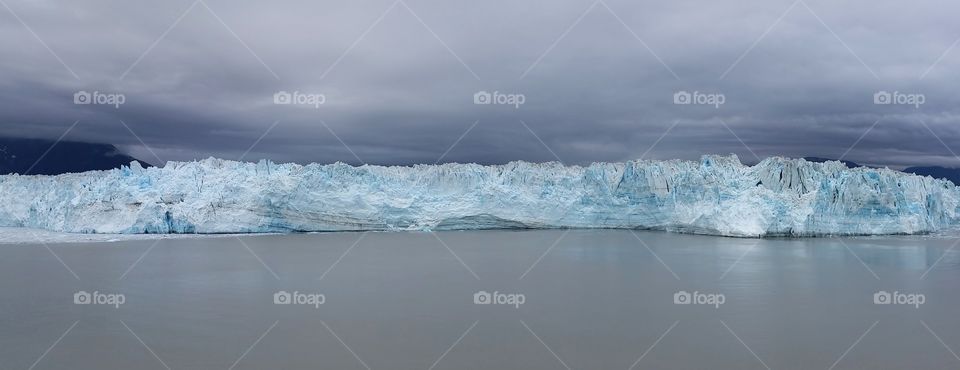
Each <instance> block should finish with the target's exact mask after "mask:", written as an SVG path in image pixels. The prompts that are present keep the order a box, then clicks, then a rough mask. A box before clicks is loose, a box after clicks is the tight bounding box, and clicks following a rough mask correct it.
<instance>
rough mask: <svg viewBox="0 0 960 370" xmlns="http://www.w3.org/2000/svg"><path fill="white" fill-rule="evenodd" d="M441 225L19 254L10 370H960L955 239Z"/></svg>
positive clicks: (10, 264)
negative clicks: (449, 228) (97, 300)
mask: <svg viewBox="0 0 960 370" xmlns="http://www.w3.org/2000/svg"><path fill="white" fill-rule="evenodd" d="M435 235H436V236H435ZM435 235H434V234H431V233H366V234H364V233H329V234H298V235H269V236H244V237H239V238H209V239H206V238H198V239H170V240H159V241H157V240H141V241H121V242H114V243H74V244H50V245H44V244H15V245H0V297H2V298H0V369H28V368H31V366H33V368H34V369H165V368H169V369H230V368H233V369H305V368H321V369H365V368H369V369H428V368H431V367H433V368H434V369H564V368H571V369H624V370H625V369H628V368H630V367H631V366H635V367H634V368H636V369H664V368H680V369H764V368H770V369H829V368H831V367H833V368H834V369H867V368H869V369H906V368H910V369H928V368H929V369H948V368H949V369H956V368H960V359H958V358H957V356H956V354H955V353H954V352H955V349H960V318H958V312H960V294H957V292H958V289H960V253H958V249H955V248H952V246H953V243H954V242H956V241H957V239H955V238H944V237H872V238H818V239H764V240H757V239H735V238H719V237H708V236H692V235H678V234H670V233H661V232H636V233H635V234H634V233H632V232H630V231H622V230H599V231H591V230H571V231H563V230H540V231H463V232H439V233H436V234H435ZM48 247H49V249H48ZM61 261H62V262H61ZM79 291H85V292H88V293H91V294H92V293H93V292H94V291H96V292H98V293H99V294H122V295H123V297H124V302H123V304H122V305H119V308H116V307H115V306H108V305H100V304H75V303H74V294H75V293H77V292H79ZM279 291H286V292H289V293H293V292H298V293H300V294H322V295H323V297H324V299H325V301H324V302H323V304H321V305H319V307H315V306H312V305H301V304H275V303H274V294H275V293H277V292H279ZM480 291H487V292H489V293H491V294H492V293H493V292H497V293H498V294H521V295H522V296H523V304H521V305H519V307H517V306H515V305H506V304H475V303H474V295H475V293H477V292H480ZM880 291H886V292H889V293H891V297H895V296H896V295H895V294H894V292H896V294H900V296H901V297H912V298H917V297H920V295H922V297H923V299H924V301H923V303H922V304H920V305H918V306H917V305H905V304H875V303H874V298H875V297H874V294H875V293H877V292H880ZM679 292H688V293H690V294H691V297H696V296H697V295H695V292H696V294H699V295H700V297H708V296H707V295H712V296H709V297H714V298H718V297H720V295H722V297H723V303H722V304H720V305H719V307H717V306H715V305H706V304H676V303H675V302H674V298H675V294H677V293H679ZM681 294H682V293H681ZM115 297H116V296H115ZM303 297H306V296H305V295H304V296H303ZM315 297H319V296H315ZM502 297H508V296H502ZM513 297H515V298H518V299H519V296H513ZM679 297H682V296H679ZM504 299H506V298H504ZM58 338H59V339H58Z"/></svg>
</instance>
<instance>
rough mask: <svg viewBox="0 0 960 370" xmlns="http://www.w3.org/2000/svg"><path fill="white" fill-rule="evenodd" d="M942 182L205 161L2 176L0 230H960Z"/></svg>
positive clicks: (810, 168) (838, 167) (770, 163)
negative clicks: (26, 228)
mask: <svg viewBox="0 0 960 370" xmlns="http://www.w3.org/2000/svg"><path fill="white" fill-rule="evenodd" d="M958 201H960V192H958V188H957V187H956V186H954V185H953V184H952V183H950V182H948V181H945V180H938V179H933V178H930V177H921V176H916V175H912V174H906V173H902V172H898V171H894V170H890V169H875V168H865V167H860V168H853V169H849V168H847V167H845V166H844V165H843V164H841V163H839V162H826V163H814V162H808V161H806V160H803V159H788V158H781V157H771V158H767V159H765V160H763V161H762V162H760V163H759V164H756V165H753V166H747V165H743V164H741V163H740V161H739V159H738V158H737V157H736V156H734V155H731V156H713V155H709V156H704V157H702V158H701V160H700V161H684V160H669V161H652V160H637V161H628V162H622V163H594V164H591V165H589V166H566V165H563V164H560V163H556V162H551V163H528V162H511V163H508V164H504V165H494V166H484V165H477V164H442V165H415V166H409V167H406V166H389V167H388V166H373V165H364V166H359V167H356V166H351V165H347V164H343V163H336V164H328V165H319V164H310V165H298V164H275V163H272V162H269V161H260V162H259V163H246V162H235V161H228V160H222V159H215V158H209V159H205V160H202V161H195V162H169V163H167V164H166V165H165V166H164V167H150V168H142V167H140V166H139V164H137V163H136V162H134V163H131V165H130V166H129V167H123V168H121V169H116V170H109V171H91V172H84V173H77V174H65V175H59V176H21V175H4V176H0V226H13V227H32V228H41V229H47V230H53V231H64V232H74V233H248V232H249V233H259V232H294V231H347V230H458V229H459V230H465V229H499V228H620V229H652V230H666V231H676V232H687V233H699V234H711V235H724V236H743V237H761V236H817V235H879V234H915V233H929V232H937V231H941V230H944V229H947V228H952V227H954V226H956V225H957V224H958V222H960V216H958V215H960V213H958V212H960V208H958V206H960V203H958Z"/></svg>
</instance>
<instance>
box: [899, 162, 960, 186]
mask: <svg viewBox="0 0 960 370" xmlns="http://www.w3.org/2000/svg"><path fill="white" fill-rule="evenodd" d="M903 172H907V173H912V174H917V175H920V176H930V177H933V178H935V179H947V180H950V182H953V183H954V184H955V185H960V168H946V167H940V166H929V167H907V168H904V169H903Z"/></svg>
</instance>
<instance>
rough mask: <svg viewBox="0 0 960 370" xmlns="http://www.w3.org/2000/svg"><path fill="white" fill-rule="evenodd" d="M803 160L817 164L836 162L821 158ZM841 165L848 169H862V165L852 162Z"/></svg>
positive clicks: (844, 162)
mask: <svg viewBox="0 0 960 370" xmlns="http://www.w3.org/2000/svg"><path fill="white" fill-rule="evenodd" d="M803 159H806V160H807V162H817V163H823V162H829V161H836V159H830V158H820V157H803ZM840 163H843V164H844V165H846V166H847V168H855V167H862V165H860V164H858V163H854V162H850V161H840Z"/></svg>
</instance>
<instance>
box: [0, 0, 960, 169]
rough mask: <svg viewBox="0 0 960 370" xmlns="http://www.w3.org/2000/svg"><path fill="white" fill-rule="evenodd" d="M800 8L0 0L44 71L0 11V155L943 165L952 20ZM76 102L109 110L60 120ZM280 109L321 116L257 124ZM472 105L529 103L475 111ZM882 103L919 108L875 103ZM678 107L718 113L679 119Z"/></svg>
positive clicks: (499, 1)
mask: <svg viewBox="0 0 960 370" xmlns="http://www.w3.org/2000/svg"><path fill="white" fill-rule="evenodd" d="M804 1H805V2H792V1H789V0H786V1H775V2H771V1H759V0H749V1H745V2H730V3H722V4H721V3H716V2H709V1H703V0H681V1H674V2H664V3H649V2H631V1H626V0H605V2H602V3H601V2H596V3H595V2H593V1H590V0H587V1H540V0H538V1H526V2H520V3H518V2H515V1H507V0H492V1H487V2H470V1H464V0H454V1H450V0H442V1H441V0H405V2H394V1H393V0H380V1H373V0H370V1H321V2H312V1H282V2H270V3H266V2H251V1H234V2H228V1H224V0H205V2H203V3H194V2H193V1H192V0H185V1H178V2H153V3H145V4H140V3H125V2H117V1H101V0H78V1H69V2H68V1H23V0H16V1H14V0H7V1H6V2H7V3H8V4H9V6H10V9H12V10H13V11H14V12H16V14H17V15H18V16H19V18H20V20H22V21H23V22H24V23H26V24H27V26H29V29H30V30H32V31H33V32H35V34H36V36H38V37H39V38H40V39H41V40H42V41H43V42H45V43H46V44H47V45H48V46H49V47H50V50H52V51H53V53H51V52H50V51H48V50H47V49H46V48H45V46H44V44H43V43H42V42H40V41H39V40H38V39H37V37H35V36H34V35H33V34H32V33H31V31H30V30H28V28H27V27H25V26H24V25H22V24H21V23H20V21H19V20H18V19H17V18H16V17H14V16H13V14H12V13H11V12H9V11H7V9H4V8H0V47H2V48H3V50H5V53H4V57H3V58H0V76H2V77H3V78H0V135H10V136H26V137H45V138H56V137H59V136H60V135H61V134H62V133H63V132H64V130H66V128H67V127H69V126H70V125H71V124H73V122H75V121H77V120H80V123H79V124H78V125H77V127H76V128H75V129H74V130H73V131H71V132H70V134H69V135H68V137H67V138H69V139H73V140H86V141H96V142H108V143H114V144H118V145H120V146H121V147H122V148H124V149H125V150H127V151H130V152H131V153H132V154H134V155H136V156H138V157H141V158H144V159H146V160H148V161H156V160H154V159H153V158H152V157H153V154H152V153H151V150H152V151H153V152H155V153H156V154H157V155H158V156H160V157H161V159H162V160H190V159H195V158H203V157H207V156H217V157H224V158H238V157H240V156H241V155H242V154H243V153H244V152H246V151H247V150H248V149H249V153H248V154H247V156H246V157H245V159H247V160H258V159H260V158H270V159H273V160H277V161H297V162H334V161H344V162H348V163H358V162H359V161H358V160H357V159H356V158H355V157H354V155H353V153H351V152H350V151H351V150H352V151H353V152H354V153H355V154H356V155H357V156H358V157H360V159H362V160H363V161H365V162H368V163H381V164H409V163H433V162H434V161H436V160H437V159H438V158H440V156H441V155H442V154H443V153H445V152H447V151H448V150H449V152H448V153H447V154H446V155H445V156H444V157H443V161H457V162H479V163H502V162H506V161H510V160H516V159H523V160H531V161H549V160H554V159H555V157H554V153H555V154H556V155H557V156H558V157H559V158H561V159H562V160H563V161H564V162H568V163H589V162H592V161H614V160H626V159H633V158H638V157H640V156H641V155H643V154H644V153H646V157H647V158H656V159H666V158H687V159H692V158H698V157H699V156H700V155H701V154H706V153H721V154H725V153H736V154H738V155H739V156H740V158H741V160H743V161H744V162H755V161H756V158H755V157H754V154H756V156H758V157H761V158H762V157H766V156H771V155H787V156H821V157H834V158H836V157H840V156H842V155H844V154H846V155H845V159H849V160H853V161H858V162H863V163H867V164H874V165H890V166H893V167H901V166H906V165H925V164H938V165H948V166H960V160H958V159H957V158H956V157H955V156H954V155H953V153H951V150H950V149H953V148H949V149H948V148H946V147H945V146H944V145H942V144H941V142H940V140H942V141H943V143H945V144H946V145H952V143H955V142H957V140H958V139H960V128H958V123H960V112H958V108H957V107H958V103H960V96H958V93H956V92H955V89H954V88H953V87H954V86H956V85H957V81H958V80H957V78H958V76H960V75H958V69H957V68H956V66H957V64H958V62H960V50H952V49H950V47H951V46H952V45H954V44H955V41H957V39H958V38H960V25H957V23H956V22H955V20H954V19H952V18H953V14H956V11H957V10H960V5H957V4H947V3H943V2H937V1H929V0H921V1H917V2H912V3H910V4H905V3H904V4H901V3H889V4H886V3H880V4H878V3H875V2H870V1H864V0H855V1H847V2H830V1H824V0H804ZM208 7H209V9H208ZM188 9H189V12H187V13H186V15H184V12H186V11H187V10H188ZM388 9H389V11H387V10H388ZM411 9H412V10H413V12H411V11H410V10H411ZM787 9H789V12H787V13H786V14H785V11H786V10H787ZM211 10H212V12H211ZM588 10H589V11H588ZM784 14H785V15H784ZM181 16H182V18H180V17H181ZM781 16H782V18H781ZM178 19H179V21H178ZM378 20H379V21H378ZM221 21H222V22H223V23H221ZM621 21H622V22H623V23H622V24H621ZM175 22H177V23H176V25H175V26H174V27H172V28H171V25H173V24H174V23H175ZM374 22H377V23H376V25H375V26H373V27H372V28H371V25H373V24H374ZM421 22H422V23H421ZM821 22H822V23H821ZM771 26H772V27H771ZM168 30H169V32H167V31H168ZM164 34H165V36H163V37H162V38H161V35H164ZM761 35H763V36H762V38H761ZM638 38H639V39H638ZM758 40H759V42H758ZM755 43H756V44H755ZM248 48H249V49H248ZM54 54H56V56H55V55H54ZM58 57H59V58H60V59H62V61H63V63H64V64H65V65H66V67H65V66H64V65H61V63H60V62H59V61H58V60H57V58H58ZM71 70H72V71H73V73H76V76H77V77H78V78H75V77H74V76H73V74H72V73H71ZM274 74H275V75H276V76H274ZM474 74H476V76H477V77H479V79H478V78H477V77H475V76H474ZM79 90H85V91H94V90H98V91H104V92H120V93H123V94H124V95H125V96H126V98H127V99H126V102H125V104H124V105H122V106H121V107H120V108H119V109H115V108H113V107H108V106H98V105H74V104H73V101H72V96H73V93H74V92H76V91H79ZM280 90H285V91H291V92H292V91H301V92H306V93H322V94H324V95H325V97H326V102H325V104H323V105H322V106H320V107H319V109H315V108H313V107H304V106H290V105H275V104H273V100H272V99H273V94H274V93H275V92H277V91H280ZM481 90H485V91H489V92H493V91H499V92H501V93H518V94H523V95H524V96H525V98H526V100H525V103H524V104H523V105H522V106H520V107H519V109H517V108H514V107H512V106H501V105H475V104H474V103H473V94H474V93H476V92H478V91H481ZM881 90H884V91H889V92H894V91H898V92H901V93H922V94H923V95H924V97H925V98H926V101H925V102H924V104H923V105H921V106H920V107H919V108H915V107H913V106H907V105H876V104H874V101H873V99H874V96H873V95H874V93H876V92H878V91H881ZM677 91H688V92H691V93H692V92H694V91H697V92H700V93H722V94H723V96H724V97H725V102H724V104H723V105H721V106H720V107H719V108H714V107H713V106H698V105H676V104H674V102H673V95H674V93H675V92H677ZM121 120H122V121H123V122H124V123H126V124H127V126H129V127H130V128H131V130H132V131H133V133H135V135H134V134H131V132H130V131H128V130H127V129H126V128H125V127H124V125H123V124H122V123H121ZM878 120H879V122H877V121H878ZM278 121H279V123H278V124H277V125H276V126H275V128H274V129H273V130H270V132H266V131H267V129H268V128H269V127H271V125H272V124H273V123H274V122H278ZM521 121H522V122H524V123H525V124H526V126H525V125H524V124H523V123H521ZM474 122H479V123H477V124H476V125H475V126H474V127H473V129H472V130H470V132H469V133H468V134H467V135H463V134H464V132H465V131H466V130H467V129H468V128H469V127H471V125H473V124H474ZM875 122H877V123H876V125H874V123H875ZM674 123H676V125H674ZM328 127H329V128H330V129H331V130H332V131H333V132H334V133H335V134H336V136H334V134H332V133H331V132H330V131H331V130H328ZM527 127H529V128H530V130H528V129H527ZM671 127H672V128H671ZM871 127H873V128H872V129H870V128H871ZM928 127H929V130H928V129H927V128H928ZM728 128H729V130H728ZM668 129H669V133H668V134H667V135H665V136H664V137H663V139H662V140H660V141H659V142H658V143H657V145H656V146H655V147H653V148H652V149H650V150H649V151H648V148H650V147H651V145H653V144H654V143H655V142H657V140H658V138H660V137H661V135H663V134H664V133H665V132H667V130H668ZM868 129H869V132H868ZM531 131H532V132H531ZM731 131H732V132H731ZM931 131H932V133H931ZM865 132H866V135H864V133H865ZM265 133H266V135H264V134H265ZM261 136H262V139H261ZM461 136H463V137H462V139H460V140H459V142H458V139H459V138H461ZM861 136H862V138H861ZM137 137H139V138H140V139H142V140H143V142H145V143H146V144H147V146H148V147H149V150H148V149H147V148H146V147H144V146H143V145H142V144H141V143H140V140H138V138H137ZM337 137H339V139H338V138H337ZM937 137H939V138H940V140H938V138H937ZM258 139H259V140H260V141H259V143H258V144H257V145H256V146H254V147H253V148H252V149H251V145H253V144H254V143H255V142H257V140H258ZM340 140H342V141H343V142H344V143H346V145H347V147H349V150H348V149H347V148H346V147H344V145H343V144H341V143H340ZM541 140H542V141H543V144H541ZM858 140H859V142H858ZM741 141H742V142H743V143H741ZM455 142H457V145H456V146H454V147H452V148H451V146H452V145H453V144H454V143H455ZM855 142H858V143H857V145H856V146H853V144H854V143H855ZM544 144H545V145H544ZM744 144H746V145H744ZM851 146H853V147H852V148H851ZM956 150H960V148H957V149H956ZM956 150H954V151H956ZM551 151H552V152H553V153H551Z"/></svg>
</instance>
